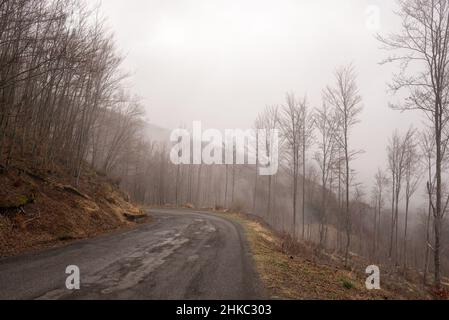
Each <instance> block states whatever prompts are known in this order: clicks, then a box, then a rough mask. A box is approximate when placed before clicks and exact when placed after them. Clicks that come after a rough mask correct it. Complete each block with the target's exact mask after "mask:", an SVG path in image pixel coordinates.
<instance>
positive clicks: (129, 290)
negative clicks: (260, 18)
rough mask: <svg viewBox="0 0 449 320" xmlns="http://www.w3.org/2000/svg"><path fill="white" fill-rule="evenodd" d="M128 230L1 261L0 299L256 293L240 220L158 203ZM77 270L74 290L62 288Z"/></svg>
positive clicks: (257, 296)
mask: <svg viewBox="0 0 449 320" xmlns="http://www.w3.org/2000/svg"><path fill="white" fill-rule="evenodd" d="M150 214H151V216H152V217H153V218H154V219H153V222H152V223H150V224H143V225H141V226H139V227H137V228H135V229H133V230H131V231H126V232H122V233H116V234H110V235H105V236H100V237H97V238H94V239H88V240H82V241H78V242H75V243H72V244H70V245H68V246H65V247H61V248H56V249H50V250H46V251H43V252H39V253H34V254H28V255H24V256H18V257H13V258H6V259H3V260H0V299H188V300H190V299H192V300H195V299H212V300H215V299H230V300H240V299H260V298H263V295H262V289H261V285H260V282H259V281H258V277H257V274H256V273H255V271H254V268H253V263H252V258H251V255H250V253H249V250H248V245H247V242H246V239H245V236H244V233H243V229H242V227H241V226H240V225H238V224H236V223H234V222H232V221H230V220H227V219H224V218H222V217H218V216H215V215H213V214H205V213H199V212H194V211H187V210H172V209H157V210H155V209H154V210H151V211H150ZM68 265H76V266H78V267H79V269H80V275H81V277H80V278H81V288H80V290H74V291H71V290H68V289H67V288H66V286H65V281H66V277H67V276H68V275H67V274H65V270H66V267H67V266H68Z"/></svg>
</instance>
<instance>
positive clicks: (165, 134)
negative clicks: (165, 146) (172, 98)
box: [141, 121, 171, 142]
mask: <svg viewBox="0 0 449 320" xmlns="http://www.w3.org/2000/svg"><path fill="white" fill-rule="evenodd" d="M141 132H142V135H143V138H146V139H148V140H151V141H157V142H170V134H171V130H169V129H166V128H162V127H159V126H157V125H154V124H151V123H149V122H147V121H144V122H143V124H142V129H141Z"/></svg>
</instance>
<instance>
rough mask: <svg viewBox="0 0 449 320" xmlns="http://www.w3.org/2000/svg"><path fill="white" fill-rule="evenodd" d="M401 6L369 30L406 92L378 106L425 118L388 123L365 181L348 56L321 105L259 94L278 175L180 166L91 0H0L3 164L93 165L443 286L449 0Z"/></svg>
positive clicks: (407, 1)
mask: <svg viewBox="0 0 449 320" xmlns="http://www.w3.org/2000/svg"><path fill="white" fill-rule="evenodd" d="M398 4H399V11H398V13H397V15H398V18H399V19H400V21H401V30H400V31H399V32H398V33H392V34H379V35H378V36H377V40H378V43H379V45H380V46H382V48H383V49H384V53H385V60H384V61H381V64H388V65H394V66H395V68H396V70H397V72H396V73H395V74H394V75H392V77H391V82H390V83H388V84H386V85H387V86H388V88H389V90H390V91H391V92H392V93H393V94H395V95H397V96H399V97H401V102H400V103H398V104H391V105H390V106H377V107H378V108H393V109H394V110H397V112H401V113H402V116H403V117H408V115H409V114H410V113H414V114H419V115H420V116H422V118H423V119H424V120H423V122H418V123H416V124H415V125H414V126H413V127H410V129H409V130H407V131H404V132H403V131H401V130H398V129H395V128H393V129H392V130H391V138H390V139H389V142H388V144H387V145H385V150H386V152H387V158H386V159H384V161H383V162H381V163H379V170H378V172H377V173H376V175H375V176H373V177H372V183H371V184H370V185H364V184H362V183H361V182H360V180H359V179H358V172H357V171H356V170H355V169H354V167H353V163H354V161H355V160H356V159H357V158H358V157H360V156H361V155H362V154H363V153H364V152H365V151H364V150H359V149H356V148H354V146H353V144H352V139H353V135H352V134H353V130H354V128H355V127H357V126H363V122H362V121H360V115H361V114H362V113H363V111H364V108H365V107H366V106H365V105H364V100H363V96H362V95H361V93H360V91H359V86H358V73H359V72H358V69H357V67H356V65H355V64H354V63H348V64H345V65H343V66H335V73H334V74H329V75H328V78H329V81H328V83H329V84H328V86H326V87H324V88H322V95H321V104H320V105H312V103H311V102H309V99H308V98H307V93H306V92H301V94H297V93H295V92H288V93H286V94H285V97H279V104H277V105H269V106H266V107H265V108H264V106H261V108H264V109H263V110H262V111H261V112H260V113H259V114H258V115H256V116H255V119H254V123H253V127H252V128H253V129H265V130H273V129H278V130H279V133H280V146H279V150H280V159H279V170H278V172H277V173H276V174H275V175H272V176H260V175H259V174H258V168H259V166H258V165H232V164H225V165H205V164H197V165H193V164H191V165H183V164H178V165H176V164H173V163H171V161H170V158H169V155H170V149H171V145H172V144H171V143H170V141H168V139H166V140H165V141H164V139H155V138H153V137H152V136H151V134H149V133H148V132H149V131H151V130H149V129H148V128H149V127H151V125H150V124H149V123H148V121H147V120H146V117H145V116H146V114H145V111H144V110H145V108H144V105H143V103H142V101H141V99H140V98H139V97H138V96H136V95H135V94H134V93H133V92H132V89H130V88H129V85H128V83H127V81H128V79H129V75H128V73H127V70H125V69H124V68H123V61H124V59H125V57H124V55H122V54H121V53H120V50H119V48H118V47H117V45H116V43H115V40H114V34H113V32H112V31H111V30H109V28H107V27H106V24H105V21H104V19H103V18H101V15H100V14H99V8H97V7H93V8H92V6H90V5H88V4H86V3H85V2H84V1H80V0H51V1H42V0H0V171H1V172H5V171H8V170H9V169H10V168H14V167H15V166H17V165H18V164H21V163H22V164H23V163H26V166H28V167H29V168H30V170H31V169H40V170H42V169H43V170H46V171H48V172H52V170H55V168H59V167H63V168H64V169H65V170H67V172H69V173H70V175H71V177H72V180H73V184H74V185H75V186H76V185H77V183H78V180H79V179H80V177H82V176H83V174H84V171H85V170H86V168H93V169H95V170H96V172H98V173H99V174H101V175H103V176H107V177H109V178H110V179H112V180H114V182H115V183H116V184H118V185H120V187H121V188H122V189H123V190H125V191H126V192H127V193H128V194H129V196H130V198H131V199H132V200H133V201H135V202H136V203H140V204H142V205H145V206H175V207H189V208H197V209H213V210H229V211H237V212H245V213H251V214H253V215H256V216H259V217H260V218H261V219H263V220H264V221H265V222H266V223H267V224H269V225H270V226H271V227H272V228H273V229H274V230H276V231H278V232H281V233H284V234H287V235H289V236H290V237H292V238H293V239H294V240H296V241H304V242H307V243H311V244H313V245H314V246H316V247H317V248H318V249H319V250H324V251H329V252H339V253H341V254H342V255H343V256H344V259H345V264H346V265H350V264H351V259H352V258H353V257H354V256H356V255H358V256H362V257H365V258H366V259H367V260H369V261H370V262H371V263H372V264H379V265H386V266H389V267H391V268H393V269H394V270H396V272H398V273H399V274H405V273H407V272H408V271H409V270H414V271H417V272H419V274H420V277H421V281H422V283H423V284H428V285H435V286H436V287H439V286H441V284H442V282H444V276H447V275H448V273H449V242H448V240H449V238H448V232H449V224H448V222H447V219H446V212H447V210H448V205H449V189H448V183H447V178H448V173H449V171H448V169H449V159H448V156H449V153H447V152H446V151H447V146H448V141H449V124H448V122H449V101H448V97H449V1H446V0H435V1H422V0H399V1H398ZM298 92H300V89H298ZM148 116H149V118H150V119H151V114H150V115H148ZM198 120H201V119H198ZM182 121H183V120H182V119H179V122H180V123H182ZM255 138H256V139H258V137H255ZM264 138H265V139H266V141H264V142H265V143H266V145H267V146H269V145H271V144H272V143H273V141H272V139H273V137H271V136H269V135H268V136H266V137H264ZM366 138H367V140H369V139H375V137H366ZM234 157H236V155H235V153H234ZM0 214H1V213H0Z"/></svg>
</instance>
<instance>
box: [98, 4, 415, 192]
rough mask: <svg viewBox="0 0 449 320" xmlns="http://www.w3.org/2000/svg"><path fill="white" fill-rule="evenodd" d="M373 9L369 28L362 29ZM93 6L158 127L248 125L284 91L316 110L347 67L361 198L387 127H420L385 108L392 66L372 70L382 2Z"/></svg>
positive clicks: (386, 27) (384, 14) (387, 7)
mask: <svg viewBox="0 0 449 320" xmlns="http://www.w3.org/2000/svg"><path fill="white" fill-rule="evenodd" d="M373 5H374V6H377V7H378V8H379V9H380V28H379V29H378V30H376V29H372V28H368V27H367V26H366V22H367V19H368V18H369V17H368V15H367V12H366V10H367V8H369V7H370V6H373ZM101 7H102V12H103V15H104V16H105V17H106V18H107V21H108V25H109V26H110V28H111V29H112V30H113V31H114V33H115V35H116V40H117V46H118V48H119V49H120V51H121V52H123V53H124V54H125V55H126V61H125V63H124V66H125V68H126V69H128V70H129V71H130V73H131V75H132V77H131V79H130V85H131V86H132V91H133V92H135V93H136V94H137V95H139V96H140V97H141V98H142V99H143V103H144V104H145V106H146V108H147V113H148V118H149V120H150V122H151V123H153V124H156V125H158V126H162V127H166V128H176V127H179V126H180V125H185V126H187V127H189V126H190V125H191V124H192V122H193V121H195V120H200V121H202V123H203V126H204V127H209V128H218V129H225V128H242V129H246V128H251V127H252V125H253V123H254V120H255V118H256V117H257V114H258V113H260V112H262V111H263V109H264V108H265V106H266V105H278V104H279V105H280V104H283V103H284V100H285V93H286V92H287V91H294V92H295V93H296V94H297V96H302V95H305V94H307V97H308V99H309V101H310V102H311V105H312V106H313V107H319V106H320V105H321V91H322V89H323V88H324V87H325V86H326V85H327V84H332V83H333V72H334V70H335V69H336V68H337V67H338V66H340V65H342V64H348V63H350V62H353V64H354V66H355V68H356V70H357V73H358V84H359V88H360V93H361V95H362V97H363V105H364V111H363V113H362V116H361V123H360V124H358V125H357V127H356V128H355V129H354V131H353V134H352V145H353V148H355V149H363V150H365V153H364V154H363V155H361V156H360V157H359V159H358V160H357V161H356V162H355V163H354V165H355V169H356V170H357V171H358V180H359V181H361V182H363V183H364V184H365V191H366V192H367V193H368V192H370V191H371V185H372V181H373V177H374V174H375V172H376V171H377V168H378V167H382V168H385V167H386V150H385V149H386V144H387V142H388V139H389V137H390V136H391V134H392V132H393V130H394V128H399V129H401V130H402V131H404V130H405V129H406V128H408V126H410V125H411V124H415V126H419V125H420V122H421V120H420V119H421V118H420V117H419V114H416V113H405V114H401V113H400V112H398V111H393V110H390V109H389V108H388V102H389V101H396V98H394V97H392V96H391V94H389V93H388V92H387V83H388V82H389V81H390V79H391V76H392V72H393V71H394V70H395V67H394V66H380V65H379V62H380V61H381V60H382V59H383V58H385V57H386V55H387V53H386V52H385V51H382V50H380V49H379V47H380V44H379V43H378V42H377V40H376V39H375V38H374V35H375V33H377V32H379V33H382V34H385V33H389V32H392V31H394V30H395V28H397V26H398V20H397V18H396V17H395V16H394V14H393V12H392V11H393V9H394V8H395V2H394V1H392V0H377V1H375V0H371V1H368V0H339V1H335V0H313V1H312V0H296V1H294V0H277V1H274V0H272V1H267V0H244V1H241V0H240V1H238V0H170V1H166V0H165V1H164V0H127V1H123V0H103V2H102V6H101ZM419 197H420V198H421V199H422V197H421V195H419Z"/></svg>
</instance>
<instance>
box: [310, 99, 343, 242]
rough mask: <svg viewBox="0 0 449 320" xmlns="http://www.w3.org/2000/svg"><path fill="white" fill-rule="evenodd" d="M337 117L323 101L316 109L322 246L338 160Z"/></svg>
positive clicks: (316, 154) (316, 159) (316, 155)
mask: <svg viewBox="0 0 449 320" xmlns="http://www.w3.org/2000/svg"><path fill="white" fill-rule="evenodd" d="M335 117H336V115H335V113H334V112H333V110H332V109H330V108H329V107H328V105H327V104H326V103H323V105H322V107H321V109H317V110H316V111H315V117H314V123H315V125H316V128H317V131H318V134H319V140H318V141H317V147H318V151H317V152H316V153H315V161H316V162H317V163H318V167H319V168H320V171H321V212H320V229H319V235H320V247H323V244H324V240H325V237H326V233H327V201H328V199H327V194H328V193H329V192H330V190H331V188H332V186H331V185H330V184H331V175H332V170H333V166H334V161H335V160H336V159H335V156H334V155H335V153H336V148H335V147H336V140H335V135H336V132H337V129H338V128H337V125H338V121H337V120H336V118H335Z"/></svg>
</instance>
